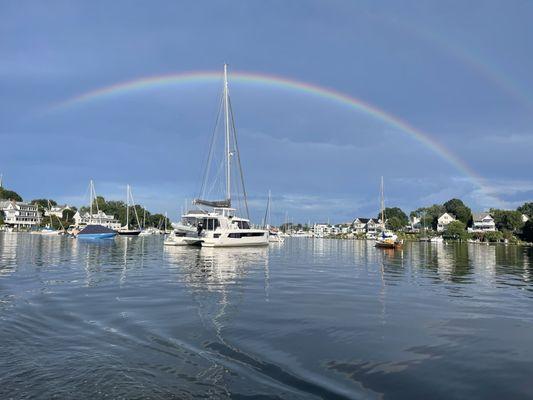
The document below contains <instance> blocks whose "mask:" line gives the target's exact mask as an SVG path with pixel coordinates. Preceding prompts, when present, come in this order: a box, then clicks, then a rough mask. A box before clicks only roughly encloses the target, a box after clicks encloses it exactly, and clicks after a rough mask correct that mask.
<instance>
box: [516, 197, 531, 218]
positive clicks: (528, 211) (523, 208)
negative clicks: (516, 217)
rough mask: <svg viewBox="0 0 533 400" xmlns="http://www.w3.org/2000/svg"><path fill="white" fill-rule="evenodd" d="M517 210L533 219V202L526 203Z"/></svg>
mask: <svg viewBox="0 0 533 400" xmlns="http://www.w3.org/2000/svg"><path fill="white" fill-rule="evenodd" d="M516 210H517V211H519V212H520V213H521V214H525V215H527V216H528V218H529V219H531V218H533V201H530V202H528V203H524V204H523V205H521V206H520V207H518V208H517V209H516Z"/></svg>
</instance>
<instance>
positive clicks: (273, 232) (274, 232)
mask: <svg viewBox="0 0 533 400" xmlns="http://www.w3.org/2000/svg"><path fill="white" fill-rule="evenodd" d="M271 206H272V194H271V193H270V190H269V191H268V200H267V207H266V210H265V217H264V218H263V228H264V229H268V241H269V242H270V243H283V242H284V241H285V239H283V237H281V236H280V232H279V230H278V229H277V228H275V227H273V226H271V225H270V208H271Z"/></svg>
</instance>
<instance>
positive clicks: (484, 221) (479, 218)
mask: <svg viewBox="0 0 533 400" xmlns="http://www.w3.org/2000/svg"><path fill="white" fill-rule="evenodd" d="M472 218H473V223H472V228H468V231H469V232H494V231H496V224H495V223H494V218H492V215H490V213H488V212H483V213H474V214H472Z"/></svg>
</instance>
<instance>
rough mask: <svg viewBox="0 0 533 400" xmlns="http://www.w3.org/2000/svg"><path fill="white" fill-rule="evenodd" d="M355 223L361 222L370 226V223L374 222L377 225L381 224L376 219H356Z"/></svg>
mask: <svg viewBox="0 0 533 400" xmlns="http://www.w3.org/2000/svg"><path fill="white" fill-rule="evenodd" d="M355 221H359V222H361V223H362V224H368V223H369V222H370V221H372V222H373V223H375V224H378V223H379V220H378V219H376V218H356V219H354V221H353V222H354V223H355Z"/></svg>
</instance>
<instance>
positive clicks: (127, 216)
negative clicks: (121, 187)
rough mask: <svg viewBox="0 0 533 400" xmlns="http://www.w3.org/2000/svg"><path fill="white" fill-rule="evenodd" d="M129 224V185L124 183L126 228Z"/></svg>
mask: <svg viewBox="0 0 533 400" xmlns="http://www.w3.org/2000/svg"><path fill="white" fill-rule="evenodd" d="M129 226H130V185H126V229H129Z"/></svg>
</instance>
